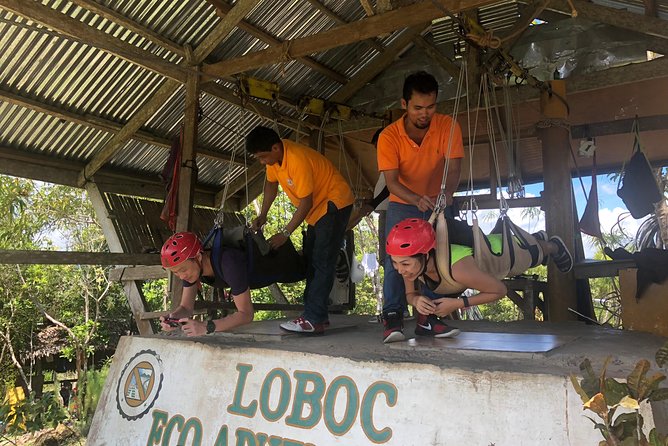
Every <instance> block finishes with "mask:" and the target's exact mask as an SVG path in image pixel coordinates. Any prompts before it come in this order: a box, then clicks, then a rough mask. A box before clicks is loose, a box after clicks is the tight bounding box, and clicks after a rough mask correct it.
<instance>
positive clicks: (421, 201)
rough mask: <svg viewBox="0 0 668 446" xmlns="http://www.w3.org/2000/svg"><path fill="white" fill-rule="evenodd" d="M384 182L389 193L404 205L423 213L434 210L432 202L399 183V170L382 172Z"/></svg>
mask: <svg viewBox="0 0 668 446" xmlns="http://www.w3.org/2000/svg"><path fill="white" fill-rule="evenodd" d="M383 175H385V182H386V183H387V188H388V189H389V190H390V192H391V193H393V194H394V195H396V196H397V197H399V198H401V199H402V200H404V201H405V202H406V203H409V204H412V205H414V206H416V207H417V208H418V209H419V210H420V211H422V212H425V211H427V210H429V209H434V202H433V200H432V199H431V198H429V197H428V196H426V195H418V194H416V193H415V192H413V191H412V190H410V189H409V188H407V187H406V186H404V185H403V184H401V183H400V182H399V170H398V169H393V170H384V171H383Z"/></svg>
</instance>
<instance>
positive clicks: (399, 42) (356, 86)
mask: <svg viewBox="0 0 668 446" xmlns="http://www.w3.org/2000/svg"><path fill="white" fill-rule="evenodd" d="M428 25H429V24H428V23H422V24H419V25H415V26H412V27H410V28H408V29H406V30H405V31H403V32H402V33H401V35H400V36H399V37H397V38H396V39H395V40H394V41H393V42H392V43H391V44H390V45H389V46H388V47H387V48H385V50H384V51H383V52H382V53H381V54H379V55H378V56H376V57H375V58H374V59H373V61H372V62H371V63H369V64H367V65H366V66H365V67H364V68H362V69H361V70H360V71H359V72H357V74H355V76H354V77H353V78H351V79H350V81H349V82H348V83H347V84H346V85H344V86H343V87H341V88H340V89H339V90H337V91H336V93H334V94H333V95H332V96H331V97H330V98H329V99H330V101H332V102H338V103H344V102H346V101H347V100H348V99H350V98H351V97H352V96H353V95H354V94H355V93H357V92H358V91H359V90H360V89H361V88H362V87H364V86H365V85H366V84H367V83H368V82H370V81H371V80H373V78H375V77H376V76H378V75H379V74H380V73H381V72H382V71H383V70H385V69H386V68H387V67H389V66H390V65H391V64H392V63H393V62H394V61H395V60H396V59H397V58H398V57H399V56H400V55H401V54H402V53H403V52H404V50H405V49H406V47H407V46H408V45H410V44H411V42H412V41H413V39H414V38H415V36H417V35H419V34H420V33H421V32H422V31H423V30H424V29H425V27H427V26H428Z"/></svg>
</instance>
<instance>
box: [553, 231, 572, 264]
mask: <svg viewBox="0 0 668 446" xmlns="http://www.w3.org/2000/svg"><path fill="white" fill-rule="evenodd" d="M550 241H551V242H552V243H554V244H555V245H557V248H558V250H557V253H556V254H552V260H554V264H555V265H557V268H558V269H559V271H561V272H562V273H567V272H569V271H570V270H572V269H573V256H572V255H571V253H570V252H568V248H566V244H565V243H564V241H563V240H562V239H561V237H558V236H556V235H553V236H552V237H550Z"/></svg>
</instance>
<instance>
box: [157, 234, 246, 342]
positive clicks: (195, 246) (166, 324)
mask: <svg viewBox="0 0 668 446" xmlns="http://www.w3.org/2000/svg"><path fill="white" fill-rule="evenodd" d="M160 257H161V260H162V266H163V267H165V268H166V269H167V270H169V271H170V272H172V273H174V275H176V276H177V277H178V278H179V279H181V280H183V294H182V296H181V304H180V305H179V306H178V307H177V308H176V309H175V310H174V311H172V312H171V313H170V314H169V316H168V317H167V318H165V317H161V318H160V321H161V324H160V325H161V326H162V329H163V330H165V331H171V330H174V329H175V326H180V327H181V330H183V332H184V333H185V334H186V335H188V336H201V335H203V334H209V333H213V332H216V331H226V330H230V329H231V328H234V327H238V326H240V325H244V324H249V323H250V322H252V321H253V313H254V310H253V303H252V302H251V294H250V287H249V280H248V273H247V268H246V266H247V260H246V255H245V254H244V252H243V251H240V250H238V249H233V248H226V249H224V250H222V251H221V253H220V259H219V260H217V261H218V262H219V267H214V265H213V264H212V259H211V251H204V249H203V247H202V243H201V242H200V240H199V239H198V238H197V236H196V235H195V234H193V233H192V232H178V233H176V234H174V235H172V236H171V237H170V238H169V239H168V240H167V241H166V242H165V244H164V245H163V246H162V250H161V251H160ZM216 271H220V273H219V274H216ZM221 275H222V276H223V277H221ZM200 282H204V283H207V284H209V285H211V286H213V287H215V288H227V287H229V288H230V290H231V294H232V297H233V298H234V305H235V306H236V307H237V312H236V313H232V314H230V315H229V316H227V317H224V318H222V319H215V320H209V321H207V322H200V321H196V320H194V319H190V316H192V315H193V311H194V308H195V298H196V297H197V289H198V287H199V284H200ZM174 320H176V321H174Z"/></svg>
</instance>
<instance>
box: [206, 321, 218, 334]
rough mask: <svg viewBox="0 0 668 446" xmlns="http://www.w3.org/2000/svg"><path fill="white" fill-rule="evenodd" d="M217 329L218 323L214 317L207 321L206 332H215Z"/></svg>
mask: <svg viewBox="0 0 668 446" xmlns="http://www.w3.org/2000/svg"><path fill="white" fill-rule="evenodd" d="M215 331H216V323H215V322H214V321H213V319H209V320H208V321H207V322H206V334H211V333H215Z"/></svg>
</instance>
